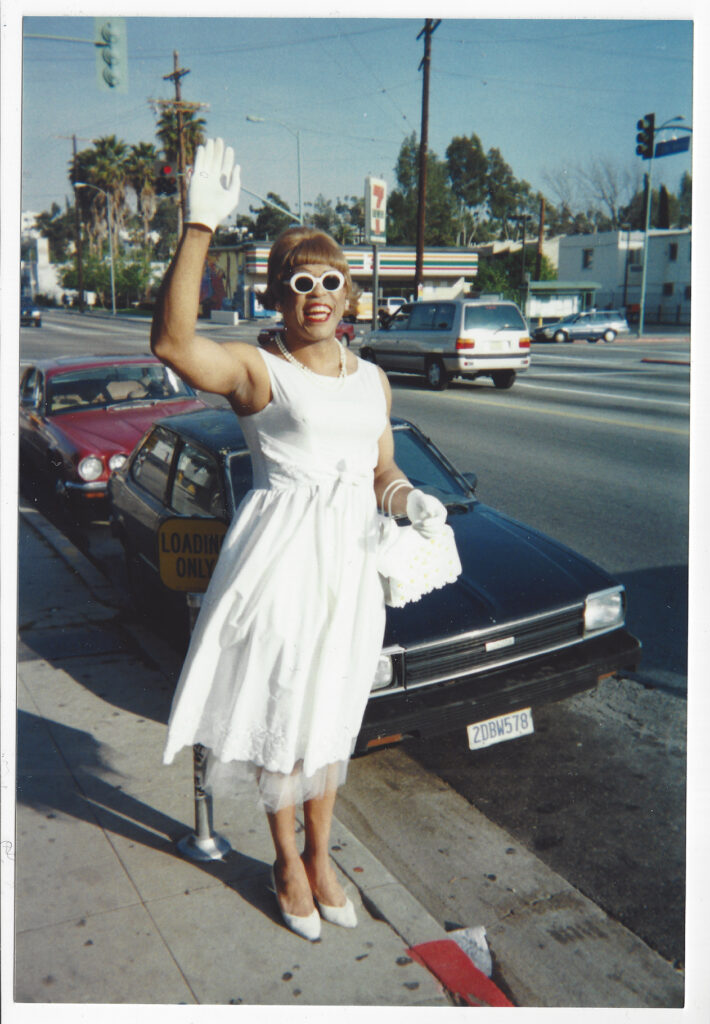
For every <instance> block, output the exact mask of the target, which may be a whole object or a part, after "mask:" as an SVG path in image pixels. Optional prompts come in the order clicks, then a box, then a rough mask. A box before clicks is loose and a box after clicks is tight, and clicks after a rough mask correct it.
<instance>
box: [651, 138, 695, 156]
mask: <svg viewBox="0 0 710 1024" xmlns="http://www.w3.org/2000/svg"><path fill="white" fill-rule="evenodd" d="M689 149H690V136H689V135H682V136H681V137H680V138H679V139H664V141H663V142H657V143H656V152H655V153H654V156H655V157H656V158H658V157H659V156H670V155H671V153H685V152H686V151H687V150H689Z"/></svg>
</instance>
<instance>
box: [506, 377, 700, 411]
mask: <svg viewBox="0 0 710 1024" xmlns="http://www.w3.org/2000/svg"><path fill="white" fill-rule="evenodd" d="M517 387H519V388H527V390H528V391H553V392H554V393H555V394H568V395H582V396H583V397H590V398H611V399H614V400H616V401H623V402H646V403H647V404H648V405H671V406H678V407H680V408H683V409H685V408H688V407H689V406H690V400H688V401H687V402H673V401H668V400H666V399H663V398H639V397H638V396H636V395H627V394H624V393H623V392H622V393H614V392H612V391H581V390H580V389H579V388H560V387H551V388H550V387H546V386H545V385H544V384H529V383H528V382H527V381H518V383H517Z"/></svg>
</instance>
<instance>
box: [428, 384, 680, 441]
mask: <svg viewBox="0 0 710 1024" xmlns="http://www.w3.org/2000/svg"><path fill="white" fill-rule="evenodd" d="M446 397H447V398H450V399H452V400H453V401H455V402H469V403H470V402H471V397H470V395H454V394H452V393H451V392H449V393H448V394H447V396H446ZM485 402H486V405H496V406H500V408H501V409H508V410H509V411H510V410H511V408H512V409H513V410H516V411H517V410H520V411H521V412H536V413H539V414H540V415H541V416H560V417H562V418H564V419H569V420H582V421H584V422H585V423H600V424H602V425H603V426H609V427H633V428H634V430H649V431H651V432H655V433H658V434H679V435H680V436H681V437H687V436H688V435H689V434H690V428H688V429H686V430H683V429H681V428H679V427H656V426H654V425H652V424H647V423H633V422H632V421H630V420H617V419H611V418H606V417H602V416H587V415H583V414H581V413H577V412H565V411H564V410H562V409H541V408H540V407H539V406H537V405H525V404H522V403H516V404H515V405H514V406H511V403H510V402H507V401H496V399H495V398H486V399H485Z"/></svg>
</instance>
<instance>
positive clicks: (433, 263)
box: [208, 242, 478, 319]
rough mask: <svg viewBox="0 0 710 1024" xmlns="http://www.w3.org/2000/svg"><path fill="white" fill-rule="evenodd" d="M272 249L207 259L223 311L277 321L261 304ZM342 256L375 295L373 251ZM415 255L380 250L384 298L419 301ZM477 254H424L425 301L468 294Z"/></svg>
mask: <svg viewBox="0 0 710 1024" xmlns="http://www.w3.org/2000/svg"><path fill="white" fill-rule="evenodd" d="M270 251H271V244H270V243H269V242H244V243H242V244H241V245H239V246H230V247H223V248H220V247H214V248H212V249H210V251H209V254H208V265H209V266H210V268H211V270H210V273H211V274H212V277H213V278H214V279H216V278H220V279H221V282H222V288H220V289H218V290H217V294H219V293H220V292H222V289H223V294H224V298H223V299H222V301H221V307H222V308H227V309H233V310H235V311H236V312H237V313H238V315H239V317H240V318H249V319H251V318H253V317H262V316H273V315H274V313H273V310H265V309H264V308H263V307H262V306H261V304H260V303H259V300H258V295H259V293H260V292H261V291H262V290H263V289H264V288H265V287H266V268H267V264H268V260H269V253H270ZM343 251H344V253H345V257H346V259H347V261H348V266H349V267H350V273H351V275H352V278H353V281H354V283H355V284H356V285H358V286H359V288H360V289H362V290H363V291H365V292H367V291H371V290H372V276H373V269H374V268H373V248H372V246H365V245H355V246H344V247H343ZM415 263H416V250H415V249H414V247H413V246H411V247H410V246H382V247H380V248H378V282H379V293H380V294H379V298H386V297H387V296H389V295H401V296H403V297H404V298H405V299H412V298H415V297H416V296H415V289H414V270H415ZM477 268H478V254H477V253H475V252H472V251H471V250H468V249H455V248H451V249H448V248H440V249H434V248H429V249H425V250H424V254H423V263H422V270H423V289H422V292H421V296H427V295H428V294H431V293H432V292H435V293H436V294H441V295H443V294H446V295H447V297H451V296H452V295H455V294H459V293H462V292H464V291H466V290H467V289H468V288H469V287H470V284H471V282H472V281H473V279H474V278H475V276H476V271H477Z"/></svg>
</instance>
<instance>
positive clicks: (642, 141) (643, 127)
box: [636, 114, 656, 160]
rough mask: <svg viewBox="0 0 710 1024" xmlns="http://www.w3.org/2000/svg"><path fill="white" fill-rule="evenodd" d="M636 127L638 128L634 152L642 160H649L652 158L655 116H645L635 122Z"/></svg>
mask: <svg viewBox="0 0 710 1024" xmlns="http://www.w3.org/2000/svg"><path fill="white" fill-rule="evenodd" d="M636 127H637V128H638V135H637V136H636V143H637V145H636V152H637V153H638V155H639V156H640V157H643V159H644V160H650V159H651V157H652V156H653V143H654V138H655V134H656V115H655V114H646V116H645V117H642V118H641V120H640V121H637V122H636Z"/></svg>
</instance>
